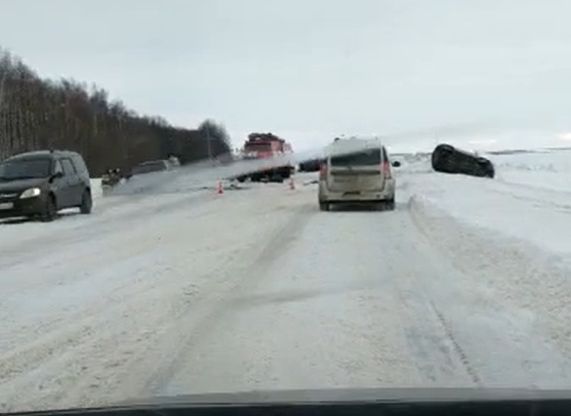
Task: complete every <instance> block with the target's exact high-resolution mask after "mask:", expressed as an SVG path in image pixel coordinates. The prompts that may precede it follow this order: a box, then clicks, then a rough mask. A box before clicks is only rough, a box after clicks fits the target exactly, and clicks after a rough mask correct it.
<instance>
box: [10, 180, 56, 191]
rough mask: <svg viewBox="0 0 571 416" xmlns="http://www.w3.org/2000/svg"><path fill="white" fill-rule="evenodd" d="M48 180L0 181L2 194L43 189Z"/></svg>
mask: <svg viewBox="0 0 571 416" xmlns="http://www.w3.org/2000/svg"><path fill="white" fill-rule="evenodd" d="M47 181H48V178H26V179H14V180H4V179H0V193H4V192H20V191H24V190H26V189H28V188H34V187H38V188H39V187H41V186H43V185H45V183H46V182H47Z"/></svg>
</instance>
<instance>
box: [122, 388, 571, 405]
mask: <svg viewBox="0 0 571 416" xmlns="http://www.w3.org/2000/svg"><path fill="white" fill-rule="evenodd" d="M507 400H518V401H520V400H521V401H534V400H571V390H535V389H510V388H493V389H492V388H490V389H486V388H380V389H378V388H365V389H343V388H340V389H325V390H283V391H251V392H238V393H206V394H190V395H179V396H167V397H154V398H147V399H142V400H127V401H124V402H121V403H117V404H116V405H117V406H119V407H121V406H171V405H174V406H177V405H197V404H199V405H204V404H216V405H221V404H232V405H236V404H241V405H250V404H275V403H288V404H296V403H298V404H302V403H358V402H363V403H364V402H403V403H407V402H485V401H507Z"/></svg>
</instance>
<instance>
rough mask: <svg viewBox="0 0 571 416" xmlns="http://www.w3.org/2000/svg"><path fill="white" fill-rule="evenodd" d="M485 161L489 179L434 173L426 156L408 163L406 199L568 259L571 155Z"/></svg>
mask: <svg viewBox="0 0 571 416" xmlns="http://www.w3.org/2000/svg"><path fill="white" fill-rule="evenodd" d="M487 156H489V157H490V158H491V159H492V160H493V162H494V164H495V166H496V172H497V176H496V179H493V180H490V179H487V178H475V177H470V176H466V175H448V174H442V173H437V172H433V171H432V170H430V169H429V166H430V165H429V163H430V161H429V158H428V156H426V155H424V157H416V158H412V157H411V158H409V159H408V161H407V164H406V165H403V169H402V170H401V171H400V172H399V173H401V179H402V182H404V189H405V192H406V193H407V194H408V195H409V196H413V197H416V198H417V199H419V200H422V201H423V202H424V203H426V204H427V205H429V206H433V207H435V208H437V209H439V210H441V211H443V212H446V213H447V215H449V216H451V217H453V218H454V219H456V220H457V221H460V222H463V223H466V224H468V225H471V226H475V227H479V228H482V229H485V230H486V231H487V232H488V233H499V234H502V235H503V236H505V237H510V238H518V239H521V240H524V241H527V242H529V243H531V244H533V245H534V246H537V247H539V248H541V249H542V250H545V251H548V252H551V253H554V254H558V255H562V254H571V238H569V236H570V235H571V151H568V150H558V151H545V152H533V153H518V154H511V155H487ZM411 173H412V174H414V175H411Z"/></svg>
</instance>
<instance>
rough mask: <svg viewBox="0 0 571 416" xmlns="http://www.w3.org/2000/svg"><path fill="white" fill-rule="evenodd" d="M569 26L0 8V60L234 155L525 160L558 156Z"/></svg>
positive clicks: (552, 1)
mask: <svg viewBox="0 0 571 416" xmlns="http://www.w3.org/2000/svg"><path fill="white" fill-rule="evenodd" d="M570 18H571V1H569V0H557V1H556V0H543V1H541V0H537V1H531V0H504V1H502V0H490V1H486V0H473V1H468V0H465V1H461V0H411V1H407V0H394V1H383V0H352V1H334V0H328V1H326V0H322V1H311V0H284V1H272V0H246V1H241V0H219V1H214V0H204V1H192V0H160V1H147V0H35V1H31V0H0V45H2V46H4V47H6V48H8V49H10V50H11V51H12V52H13V53H14V54H16V55H18V56H20V57H21V58H23V60H24V61H25V62H26V63H27V64H29V65H30V66H31V67H33V68H34V69H36V70H37V72H38V73H39V74H40V75H41V76H45V77H53V78H59V77H73V78H75V79H77V80H80V81H86V82H89V83H91V82H95V83H97V84H98V85H100V86H102V87H104V88H105V89H107V90H108V91H109V92H110V94H111V96H112V97H114V98H120V99H122V100H123V101H124V102H125V103H126V104H127V106H128V107H130V108H133V109H135V110H136V111H139V112H142V113H147V114H157V115H162V116H164V117H165V118H166V119H167V120H169V121H170V122H171V123H173V124H176V125H181V126H187V127H195V126H196V125H197V124H198V123H199V122H200V121H201V120H203V119H204V118H207V117H210V118H214V119H215V120H218V121H220V122H222V123H224V124H225V125H226V128H227V129H228V131H229V132H230V134H231V136H232V139H233V140H234V143H235V144H236V145H239V144H241V142H242V140H243V139H244V136H245V135H246V134H247V133H248V132H251V131H272V132H275V133H277V134H278V135H281V136H284V137H286V138H288V139H290V140H291V141H292V142H293V143H294V146H295V147H297V148H298V149H308V148H312V147H315V146H319V145H321V144H323V143H327V142H329V141H330V140H331V139H332V137H334V136H335V135H340V134H346V135H350V134H361V135H370V134H379V135H388V137H387V141H389V143H390V144H391V145H393V148H395V149H397V148H398V149H400V148H405V147H406V148H408V147H414V146H415V145H421V146H424V145H430V146H431V145H432V144H433V143H434V141H435V140H437V139H446V140H450V141H452V142H456V143H458V142H460V141H462V142H464V143H466V146H468V147H473V148H477V147H496V148H497V147H524V146H534V147H538V146H543V145H545V146H552V145H565V144H568V145H571V141H570V140H569V139H571V135H569V134H566V133H567V132H569V131H571V118H570V116H571V105H570V103H569V101H570V100H571V24H570ZM435 126H438V128H434V127H435ZM490 126H492V127H493V129H490V128H489V127H490ZM484 127H486V128H484ZM403 132H415V133H414V134H412V133H411V134H402V133H403ZM397 133H398V134H397ZM441 136H444V137H441Z"/></svg>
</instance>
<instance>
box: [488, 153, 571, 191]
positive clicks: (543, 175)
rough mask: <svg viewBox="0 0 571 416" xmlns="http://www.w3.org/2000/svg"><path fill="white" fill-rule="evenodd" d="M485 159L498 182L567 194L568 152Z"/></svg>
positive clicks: (570, 178)
mask: <svg viewBox="0 0 571 416" xmlns="http://www.w3.org/2000/svg"><path fill="white" fill-rule="evenodd" d="M487 156H488V157H489V158H490V159H491V160H492V162H493V163H494V165H495V166H496V172H497V177H496V179H498V180H500V181H504V182H509V183H515V184H520V185H528V186H533V187H538V188H545V189H551V190H556V191H566V192H571V150H550V151H543V152H530V153H519V154H512V155H487ZM570 198H571V197H570Z"/></svg>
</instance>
